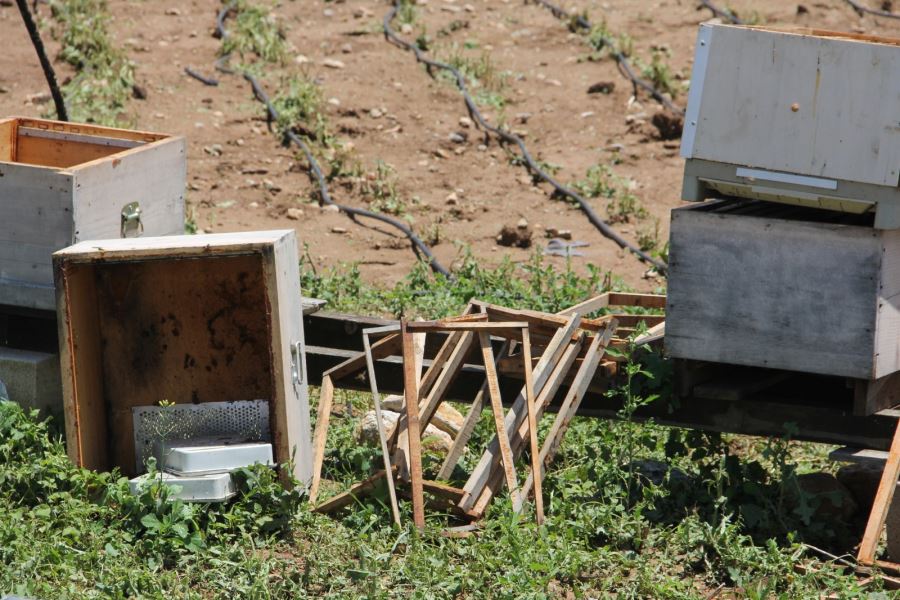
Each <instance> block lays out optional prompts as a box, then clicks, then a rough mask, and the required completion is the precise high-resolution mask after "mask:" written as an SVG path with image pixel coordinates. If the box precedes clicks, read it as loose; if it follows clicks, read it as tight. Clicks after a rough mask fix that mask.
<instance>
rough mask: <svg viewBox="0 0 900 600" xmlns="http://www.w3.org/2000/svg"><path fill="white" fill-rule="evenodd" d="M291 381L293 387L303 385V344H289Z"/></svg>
mask: <svg viewBox="0 0 900 600" xmlns="http://www.w3.org/2000/svg"><path fill="white" fill-rule="evenodd" d="M291 380H292V381H293V382H294V385H300V384H301V383H303V342H293V343H292V344H291Z"/></svg>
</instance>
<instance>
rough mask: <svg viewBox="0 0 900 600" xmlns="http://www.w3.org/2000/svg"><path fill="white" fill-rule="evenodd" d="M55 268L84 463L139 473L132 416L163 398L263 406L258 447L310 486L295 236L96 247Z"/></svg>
mask: <svg viewBox="0 0 900 600" xmlns="http://www.w3.org/2000/svg"><path fill="white" fill-rule="evenodd" d="M53 260H54V270H55V276H56V284H57V294H58V312H59V339H60V362H61V365H62V380H63V398H64V407H65V421H66V441H67V447H68V453H69V456H70V458H71V459H72V460H73V461H74V462H75V463H76V464H78V465H81V466H84V467H87V468H90V469H98V470H108V469H111V468H114V467H118V468H119V469H120V470H121V471H122V472H123V473H125V474H126V475H135V474H137V472H138V471H139V468H138V466H137V464H139V460H136V458H137V457H136V452H140V451H141V449H140V448H138V447H136V442H135V428H134V423H135V422H137V421H136V420H135V414H136V413H139V412H141V411H144V412H146V410H148V409H150V408H152V407H156V406H158V405H159V404H160V403H161V402H163V401H168V402H173V403H175V404H176V407H179V406H181V405H187V406H193V407H198V406H202V405H204V404H207V403H210V404H212V403H215V404H216V405H217V406H221V403H223V402H230V403H233V408H239V409H240V410H242V411H245V412H246V411H248V410H250V411H252V410H254V409H253V408H252V407H251V406H249V405H251V404H254V403H253V401H263V402H264V403H265V405H266V406H267V407H268V411H267V414H265V415H264V417H265V418H264V419H262V421H261V422H265V423H267V425H266V428H267V429H268V431H261V432H259V437H260V439H265V438H266V436H268V440H270V441H271V443H272V449H273V453H274V461H275V462H276V463H278V464H285V463H288V462H289V461H293V473H294V475H295V476H296V477H297V478H298V479H299V480H300V481H301V482H303V483H304V484H306V483H308V482H309V479H310V477H311V465H312V462H311V460H312V456H311V446H310V424H309V407H308V399H307V384H306V377H305V365H304V357H303V354H304V353H303V322H302V317H301V312H302V311H301V298H300V283H299V270H298V266H297V265H298V254H297V241H296V237H295V234H294V232H293V231H267V232H247V233H234V234H216V235H202V236H171V237H160V238H137V239H118V240H103V241H90V242H82V243H80V244H76V245H74V246H71V247H69V248H66V249H64V250H61V251H59V252H57V253H55V254H54V258H53ZM256 404H258V403H256ZM225 408H226V409H228V407H227V406H226V407H225ZM242 418H243V417H242ZM244 441H246V440H244ZM256 441H260V440H256Z"/></svg>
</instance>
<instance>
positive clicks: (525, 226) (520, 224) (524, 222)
mask: <svg viewBox="0 0 900 600" xmlns="http://www.w3.org/2000/svg"><path fill="white" fill-rule="evenodd" d="M516 229H528V219H526V218H525V217H522V218H521V219H519V222H518V223H516Z"/></svg>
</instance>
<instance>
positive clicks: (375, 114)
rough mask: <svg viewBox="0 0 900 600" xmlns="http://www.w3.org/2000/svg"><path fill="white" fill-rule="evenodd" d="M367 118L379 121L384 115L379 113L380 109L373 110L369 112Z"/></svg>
mask: <svg viewBox="0 0 900 600" xmlns="http://www.w3.org/2000/svg"><path fill="white" fill-rule="evenodd" d="M369 116H370V117H372V118H373V119H380V118H381V117H383V116H384V113H383V112H381V109H378V108H373V109H372V110H370V111H369Z"/></svg>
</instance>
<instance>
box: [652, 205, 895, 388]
mask: <svg viewBox="0 0 900 600" xmlns="http://www.w3.org/2000/svg"><path fill="white" fill-rule="evenodd" d="M872 220H873V217H872V215H853V214H844V213H836V212H831V211H824V210H817V209H810V208H802V207H796V206H790V205H783V204H777V203H771V202H761V201H740V200H717V201H709V202H705V203H702V204H698V205H695V206H690V207H685V208H677V209H675V210H673V211H672V225H671V233H670V260H669V277H668V300H667V306H666V350H667V352H668V353H669V354H670V355H671V356H673V357H675V358H685V359H694V360H703V361H711V362H718V363H729V364H735V365H745V366H755V367H769V368H775V369H786V370H790V371H800V372H806V373H818V374H823V375H836V376H842V377H849V378H854V379H861V380H876V379H881V378H883V377H886V376H888V375H890V374H891V373H894V372H896V371H898V370H900V230H878V229H875V228H873V227H872Z"/></svg>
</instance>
